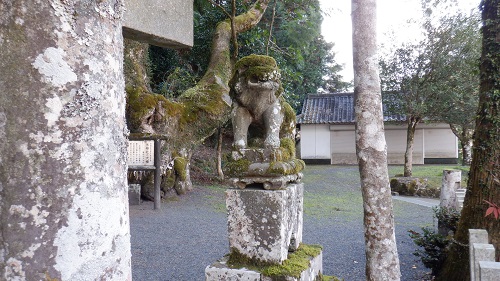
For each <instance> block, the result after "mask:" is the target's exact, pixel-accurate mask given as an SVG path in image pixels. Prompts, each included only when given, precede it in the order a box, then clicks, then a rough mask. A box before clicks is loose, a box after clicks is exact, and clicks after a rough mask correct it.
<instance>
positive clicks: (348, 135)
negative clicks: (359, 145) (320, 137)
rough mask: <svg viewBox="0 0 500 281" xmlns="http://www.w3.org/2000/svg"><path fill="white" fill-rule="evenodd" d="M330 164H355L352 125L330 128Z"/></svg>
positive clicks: (354, 139) (356, 161)
mask: <svg viewBox="0 0 500 281" xmlns="http://www.w3.org/2000/svg"><path fill="white" fill-rule="evenodd" d="M330 131H331V133H330V135H331V140H332V141H331V142H330V150H331V151H332V153H331V164H357V163H358V160H357V158H356V136H355V134H354V125H332V126H330Z"/></svg>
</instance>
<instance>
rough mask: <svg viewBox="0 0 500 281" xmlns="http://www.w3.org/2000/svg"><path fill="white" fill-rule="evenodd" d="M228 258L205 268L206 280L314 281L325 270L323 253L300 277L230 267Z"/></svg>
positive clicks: (315, 258)
mask: <svg viewBox="0 0 500 281" xmlns="http://www.w3.org/2000/svg"><path fill="white" fill-rule="evenodd" d="M226 262H227V259H226V258H223V259H222V260H220V261H217V262H215V263H213V264H212V265H209V266H207V267H206V268H205V280H206V281H274V280H286V281H314V280H318V279H317V278H318V276H319V275H320V274H321V273H322V272H323V253H320V254H319V255H318V256H316V257H314V258H312V259H311V261H310V266H309V268H307V269H306V270H304V271H302V273H301V274H300V277H293V276H265V275H263V274H262V273H260V272H259V271H256V270H250V269H246V268H240V269H236V268H230V267H228V266H227V264H226Z"/></svg>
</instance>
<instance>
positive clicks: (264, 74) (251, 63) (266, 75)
mask: <svg viewBox="0 0 500 281" xmlns="http://www.w3.org/2000/svg"><path fill="white" fill-rule="evenodd" d="M234 69H235V70H238V69H245V70H244V71H243V72H242V73H240V75H242V76H243V77H245V79H248V78H249V77H255V78H257V79H258V80H263V81H267V80H274V81H276V82H278V83H279V88H278V90H277V91H276V92H275V96H276V97H279V96H281V94H282V93H283V91H284V90H283V87H282V86H281V81H280V80H279V78H280V71H279V68H278V65H277V64H276V60H275V59H274V58H273V57H270V56H263V55H255V54H253V55H249V56H246V57H243V58H241V59H240V60H239V61H238V62H236V64H235V67H234ZM236 78H237V76H236V75H234V76H233V80H231V82H230V85H234V84H235V83H236V80H234V79H236Z"/></svg>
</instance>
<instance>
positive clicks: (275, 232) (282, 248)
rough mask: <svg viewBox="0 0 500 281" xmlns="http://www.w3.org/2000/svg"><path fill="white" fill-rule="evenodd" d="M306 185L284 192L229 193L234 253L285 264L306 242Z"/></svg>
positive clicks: (230, 224) (230, 228)
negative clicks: (304, 219) (304, 229)
mask: <svg viewBox="0 0 500 281" xmlns="http://www.w3.org/2000/svg"><path fill="white" fill-rule="evenodd" d="M303 192H304V187H303V184H289V185H288V186H287V187H286V189H283V190H262V189H252V188H246V189H243V190H240V189H228V190H227V191H226V205H227V209H228V232H229V246H230V248H231V251H235V250H236V251H238V252H239V253H240V254H243V255H244V256H247V257H249V258H251V259H255V260H258V261H261V262H264V263H278V264H281V263H282V262H283V261H284V260H285V259H287V256H288V251H289V250H291V251H293V250H295V249H297V247H298V246H299V244H300V242H302V222H303V218H302V215H303V206H302V205H303V204H302V203H303V202H302V200H303Z"/></svg>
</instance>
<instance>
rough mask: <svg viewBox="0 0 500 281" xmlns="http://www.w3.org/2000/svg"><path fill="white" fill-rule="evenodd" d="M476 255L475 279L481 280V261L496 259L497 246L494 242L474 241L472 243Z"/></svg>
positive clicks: (476, 280)
mask: <svg viewBox="0 0 500 281" xmlns="http://www.w3.org/2000/svg"><path fill="white" fill-rule="evenodd" d="M472 249H473V255H474V276H475V279H473V280H475V281H481V278H480V275H479V262H481V261H495V248H494V247H493V245H492V244H483V243H473V244H472Z"/></svg>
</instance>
